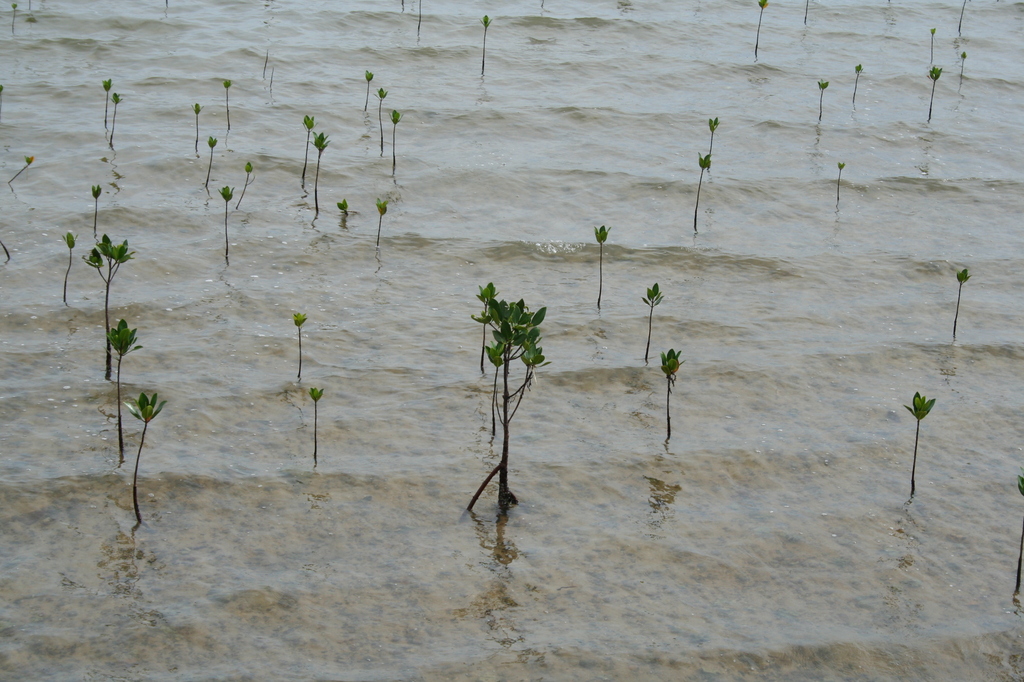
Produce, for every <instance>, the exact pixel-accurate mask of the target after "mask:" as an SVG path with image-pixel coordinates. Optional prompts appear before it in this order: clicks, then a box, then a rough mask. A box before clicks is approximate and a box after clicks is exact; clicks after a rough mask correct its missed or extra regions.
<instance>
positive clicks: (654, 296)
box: [641, 282, 664, 365]
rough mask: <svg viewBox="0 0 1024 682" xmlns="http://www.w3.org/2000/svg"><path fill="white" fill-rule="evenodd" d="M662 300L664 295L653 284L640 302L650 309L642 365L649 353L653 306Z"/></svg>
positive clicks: (656, 285)
mask: <svg viewBox="0 0 1024 682" xmlns="http://www.w3.org/2000/svg"><path fill="white" fill-rule="evenodd" d="M663 299H664V294H662V293H661V289H659V288H658V283H657V282H655V283H654V286H653V287H649V288H648V289H647V296H645V297H644V298H642V299H641V300H642V301H643V302H644V303H646V304H647V305H648V306H649V307H650V309H651V314H650V316H649V317H648V318H647V347H646V348H644V364H645V365H646V364H648V362H649V360H648V357H649V355H650V352H651V332H652V331H654V306H656V305H658V304H659V303H661V301H662V300H663Z"/></svg>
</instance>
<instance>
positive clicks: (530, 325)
mask: <svg viewBox="0 0 1024 682" xmlns="http://www.w3.org/2000/svg"><path fill="white" fill-rule="evenodd" d="M488 308H489V309H490V312H489V315H490V317H491V321H490V322H489V324H490V326H491V335H492V336H493V337H494V345H492V346H488V348H487V354H488V355H489V356H490V357H491V361H492V362H493V363H494V364H495V365H496V366H497V365H498V363H499V362H500V367H501V369H502V374H503V377H504V379H503V383H502V386H503V390H502V397H501V406H500V407H499V410H498V416H499V418H500V420H501V428H502V432H503V436H502V446H501V460H500V461H499V462H498V465H497V466H496V467H494V469H493V470H492V471H491V473H489V474H488V475H487V478H485V479H484V482H483V483H481V484H480V487H479V488H478V489H477V491H476V494H475V495H473V499H472V500H470V502H469V506H468V507H467V510H469V511H472V510H473V505H475V504H476V501H477V499H479V497H480V495H481V494H482V493H483V491H484V488H486V487H487V484H488V483H490V481H491V479H492V478H494V476H495V474H497V475H498V506H499V507H500V508H501V509H502V510H503V511H507V510H508V508H509V507H510V506H511V505H514V504H518V502H519V500H518V499H516V496H515V495H514V494H513V493H512V491H511V490H509V487H508V450H509V427H510V425H511V423H512V418H513V417H514V416H515V414H516V412H517V411H518V410H519V406H520V405H521V404H522V402H523V396H524V395H525V393H526V391H527V390H528V389H529V388H530V385H531V384H532V382H533V375H534V372H535V370H536V368H537V367H542V366H544V365H546V364H548V363H547V362H545V361H544V353H543V351H542V349H541V347H540V345H539V344H540V328H539V327H540V324H541V322H543V321H544V316H545V315H546V314H547V308H541V309H540V310H538V311H537V312H535V313H531V312H530V311H529V308H527V306H526V303H525V302H523V301H522V300H520V301H519V302H517V303H508V302H506V301H499V300H497V299H491V300H490V301H488ZM517 359H518V360H522V362H523V364H524V365H526V374H525V377H524V378H523V382H522V383H521V384H520V385H519V387H518V388H514V389H513V388H511V387H510V383H514V380H513V379H512V378H511V376H510V372H511V367H510V365H511V364H512V362H513V361H515V360H517Z"/></svg>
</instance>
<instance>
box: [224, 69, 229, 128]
mask: <svg viewBox="0 0 1024 682" xmlns="http://www.w3.org/2000/svg"><path fill="white" fill-rule="evenodd" d="M223 84H224V110H225V111H226V112H227V119H228V130H231V102H230V101H229V99H228V93H229V92H230V91H231V81H229V80H226V81H224V82H223Z"/></svg>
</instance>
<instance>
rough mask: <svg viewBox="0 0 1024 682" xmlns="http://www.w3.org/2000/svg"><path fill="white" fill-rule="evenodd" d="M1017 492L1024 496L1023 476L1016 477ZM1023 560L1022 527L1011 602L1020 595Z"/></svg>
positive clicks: (1023, 536)
mask: <svg viewBox="0 0 1024 682" xmlns="http://www.w3.org/2000/svg"><path fill="white" fill-rule="evenodd" d="M1020 472H1021V474H1024V467H1022V468H1021V470H1020ZM1017 490H1019V491H1020V494H1021V495H1024V476H1020V475H1018V476H1017ZM1022 560H1024V527H1022V528H1021V531H1020V551H1018V552H1017V586H1016V587H1015V588H1014V590H1013V600H1014V602H1016V601H1017V598H1018V596H1019V595H1020V569H1021V562H1022Z"/></svg>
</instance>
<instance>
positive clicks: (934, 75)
mask: <svg viewBox="0 0 1024 682" xmlns="http://www.w3.org/2000/svg"><path fill="white" fill-rule="evenodd" d="M941 75H942V69H940V68H939V67H937V66H933V67H932V68H931V70H930V71H929V72H928V78H930V79H931V81H932V96H931V99H929V100H928V122H929V123H931V122H932V104H934V103H935V84H936V83H938V82H939V76H941Z"/></svg>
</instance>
